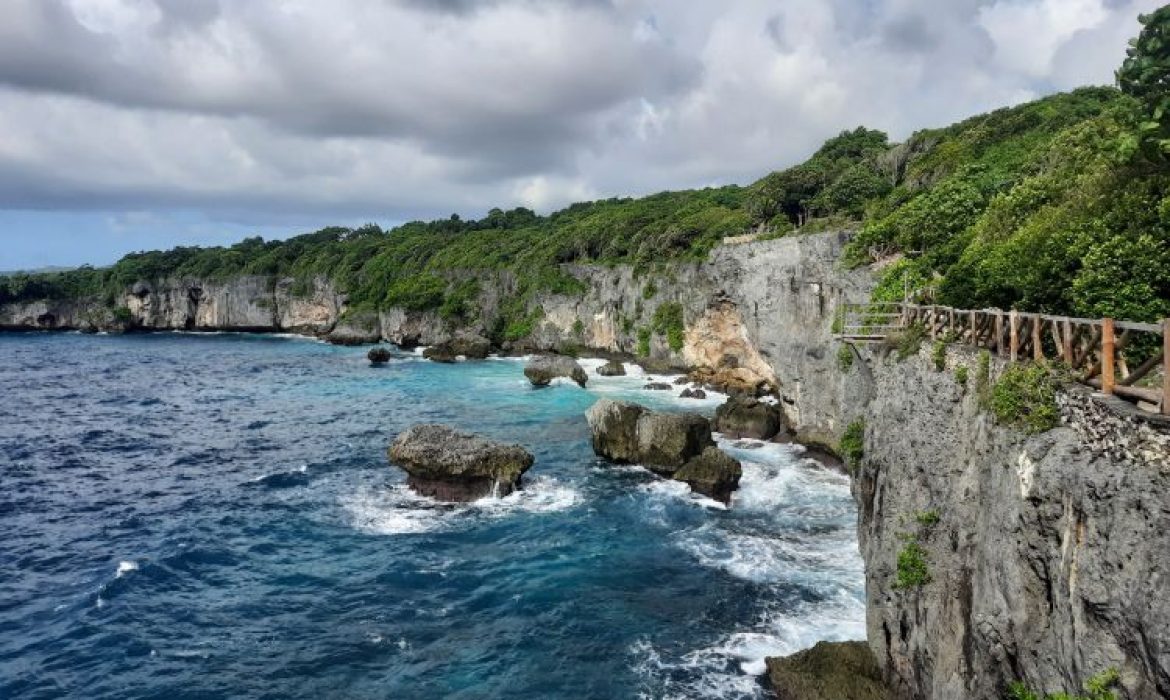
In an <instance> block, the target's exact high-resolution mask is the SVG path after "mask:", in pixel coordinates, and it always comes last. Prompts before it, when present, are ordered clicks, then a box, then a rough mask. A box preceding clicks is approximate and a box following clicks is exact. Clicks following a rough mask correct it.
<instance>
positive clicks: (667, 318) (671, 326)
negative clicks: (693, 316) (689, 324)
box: [639, 301, 686, 352]
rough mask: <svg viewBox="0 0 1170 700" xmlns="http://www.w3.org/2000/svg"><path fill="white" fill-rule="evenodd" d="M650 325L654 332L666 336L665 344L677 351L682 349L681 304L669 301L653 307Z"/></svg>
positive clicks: (684, 329)
mask: <svg viewBox="0 0 1170 700" xmlns="http://www.w3.org/2000/svg"><path fill="white" fill-rule="evenodd" d="M652 327H653V329H654V332H655V333H657V334H659V335H665V336H666V344H667V345H669V346H670V349H671V350H673V351H674V352H678V351H680V350H682V349H683V340H684V335H685V331H686V326H685V325H684V324H683V307H682V304H680V303H678V302H677V301H669V302H666V303H665V304H662V305H661V306H659V307H658V308H657V309H655V310H654V319H653V321H652ZM639 340H641V339H640V338H639Z"/></svg>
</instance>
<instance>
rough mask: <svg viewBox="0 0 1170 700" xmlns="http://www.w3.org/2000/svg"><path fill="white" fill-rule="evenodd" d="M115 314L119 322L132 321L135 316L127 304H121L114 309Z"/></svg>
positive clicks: (115, 318)
mask: <svg viewBox="0 0 1170 700" xmlns="http://www.w3.org/2000/svg"><path fill="white" fill-rule="evenodd" d="M113 316H114V320H115V321H117V322H119V323H130V321H132V320H134V316H133V314H131V313H130V309H128V308H126V307H125V306H119V307H117V308H116V309H114V311H113Z"/></svg>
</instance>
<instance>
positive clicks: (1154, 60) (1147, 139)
mask: <svg viewBox="0 0 1170 700" xmlns="http://www.w3.org/2000/svg"><path fill="white" fill-rule="evenodd" d="M1138 21H1139V22H1141V24H1142V31H1141V34H1140V35H1139V36H1138V37H1137V38H1136V39H1131V40H1130V42H1129V48H1128V49H1126V55H1127V58H1126V59H1125V61H1124V62H1123V63H1122V64H1121V69H1120V70H1118V71H1117V84H1118V86H1120V87H1121V90H1122V92H1124V93H1125V94H1127V95H1129V96H1131V97H1133V98H1135V99H1137V100H1138V102H1139V103H1141V108H1142V116H1143V121H1142V122H1141V142H1142V147H1143V150H1144V151H1145V152H1146V153H1147V154H1148V155H1149V156H1151V157H1154V158H1156V159H1158V160H1162V161H1166V160H1170V5H1166V6H1163V7H1161V8H1159V9H1157V10H1155V11H1154V12H1153V13H1151V14H1148V15H1141V16H1140V17H1138Z"/></svg>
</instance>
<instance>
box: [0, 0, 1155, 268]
mask: <svg viewBox="0 0 1170 700" xmlns="http://www.w3.org/2000/svg"><path fill="white" fill-rule="evenodd" d="M1159 4H1160V2H1158V1H1157V0H719V1H718V2H714V1H711V0H329V2H321V1H320V0H0V270H13V269H31V268H38V267H43V266H50V265H79V264H83V263H89V264H96V265H103V264H108V263H111V262H113V261H114V260H116V259H117V258H118V257H120V256H121V255H122V254H124V253H126V252H129V251H133V250H143V249H153V248H167V247H171V246H174V245H194V244H198V245H221V244H228V243H231V242H233V241H236V240H239V239H241V238H243V237H245V236H249V235H261V236H264V237H265V238H273V237H283V236H288V235H293V234H296V233H302V232H306V231H311V230H314V229H316V228H319V227H321V226H325V225H333V224H338V225H353V226H356V225H360V224H363V223H366V222H375V223H379V224H382V225H385V226H389V225H392V224H395V223H399V222H402V221H406V220H411V219H420V218H421V219H429V218H433V217H438V216H447V215H449V214H451V213H459V214H460V215H461V216H463V217H465V218H478V217H481V216H482V215H483V214H484V213H486V211H487V210H488V209H490V208H491V207H494V206H499V207H502V208H510V207H514V206H527V207H530V208H533V209H535V210H537V211H538V212H541V213H547V212H549V211H552V210H555V209H556V208H559V207H561V206H564V205H566V204H568V203H571V202H574V201H580V200H584V199H593V198H597V197H611V196H627V195H638V194H647V193H651V192H657V191H661V190H664V189H680V188H687V187H703V186H708V185H720V184H727V183H741V184H747V183H750V182H752V181H754V180H755V179H757V178H759V177H760V176H762V175H763V174H765V173H767V172H769V171H771V170H775V169H778V168H781V167H784V166H787V165H791V164H793V163H796V162H799V161H801V160H803V159H804V158H806V157H807V156H808V155H810V154H811V153H812V152H813V151H814V150H816V148H817V146H819V145H820V143H821V142H822V141H824V140H825V138H827V137H829V136H832V135H834V134H836V133H839V132H840V131H842V130H844V129H847V128H853V127H856V126H859V125H865V126H867V127H870V128H878V129H882V130H885V131H887V132H888V133H889V134H890V135H891V137H892V138H894V139H904V138H905V137H906V136H908V135H909V134H910V133H912V132H913V131H914V130H916V129H919V128H924V127H929V126H943V125H946V124H949V123H952V122H954V121H957V120H959V119H962V118H964V117H967V116H970V115H972V114H976V113H979V112H984V111H987V110H990V109H994V108H997V107H1001V106H1005V105H1011V104H1017V103H1020V102H1024V101H1027V100H1030V99H1034V98H1036V97H1039V96H1042V95H1045V94H1050V93H1052V92H1057V91H1061V90H1067V89H1071V88H1074V87H1077V86H1080V85H1101V84H1110V83H1112V82H1113V71H1114V70H1115V69H1116V67H1117V66H1118V65H1119V64H1120V63H1121V60H1122V59H1123V58H1124V55H1125V47H1126V42H1127V40H1128V39H1129V38H1130V37H1132V36H1134V35H1136V34H1137V32H1138V29H1139V25H1138V24H1137V15H1138V14H1139V13H1141V12H1144V11H1149V10H1152V9H1154V8H1155V7H1157V6H1159Z"/></svg>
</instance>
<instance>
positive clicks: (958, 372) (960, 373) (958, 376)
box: [955, 365, 968, 387]
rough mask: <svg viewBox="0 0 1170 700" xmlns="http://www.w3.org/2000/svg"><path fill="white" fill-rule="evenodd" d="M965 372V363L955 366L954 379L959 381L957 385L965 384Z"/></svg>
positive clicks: (966, 371)
mask: <svg viewBox="0 0 1170 700" xmlns="http://www.w3.org/2000/svg"><path fill="white" fill-rule="evenodd" d="M967 374H968V370H967V365H959V366H958V367H956V368H955V381H956V382H958V383H959V386H962V387H965V386H967Z"/></svg>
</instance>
